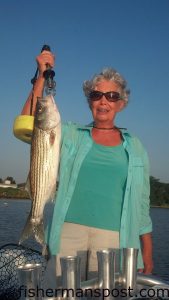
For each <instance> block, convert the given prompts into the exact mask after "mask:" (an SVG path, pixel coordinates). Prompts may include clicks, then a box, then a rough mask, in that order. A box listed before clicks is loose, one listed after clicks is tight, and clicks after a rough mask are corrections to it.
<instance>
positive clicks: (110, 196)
mask: <svg viewBox="0 0 169 300" xmlns="http://www.w3.org/2000/svg"><path fill="white" fill-rule="evenodd" d="M127 170H128V158H127V154H126V152H125V149H124V147H123V145H122V144H120V145H118V146H112V147H110V146H103V145H100V144H96V143H94V142H93V145H92V148H91V150H90V151H89V152H88V154H87V156H86V157H85V159H84V161H83V163H82V166H81V169H80V172H79V176H78V179H77V182H76V186H75V190H74V193H73V196H72V199H71V202H70V205H69V208H68V211H67V214H66V218H65V222H71V223H77V224H81V225H86V226H91V227H96V228H101V229H107V230H113V231H119V229H120V219H121V211H122V205H123V196H124V191H125V184H126V178H127Z"/></svg>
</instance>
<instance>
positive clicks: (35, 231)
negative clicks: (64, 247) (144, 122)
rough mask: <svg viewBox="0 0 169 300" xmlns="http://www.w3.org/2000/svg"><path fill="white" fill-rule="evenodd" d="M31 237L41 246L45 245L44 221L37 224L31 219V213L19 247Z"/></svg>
mask: <svg viewBox="0 0 169 300" xmlns="http://www.w3.org/2000/svg"><path fill="white" fill-rule="evenodd" d="M30 237H35V239H36V241H37V242H38V243H40V244H44V243H45V233H44V224H43V220H40V222H39V223H35V222H33V221H32V219H31V213H30V215H29V217H28V219H27V222H26V225H25V227H24V229H23V231H22V234H21V237H20V240H19V245H20V244H22V243H23V241H25V240H27V239H28V238H30Z"/></svg>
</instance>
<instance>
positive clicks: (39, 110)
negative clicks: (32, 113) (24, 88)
mask: <svg viewBox="0 0 169 300" xmlns="http://www.w3.org/2000/svg"><path fill="white" fill-rule="evenodd" d="M41 112H43V106H42V105H39V106H38V113H41Z"/></svg>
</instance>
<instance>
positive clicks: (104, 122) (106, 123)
mask: <svg viewBox="0 0 169 300" xmlns="http://www.w3.org/2000/svg"><path fill="white" fill-rule="evenodd" d="M94 90H95V91H100V92H104V93H105V92H118V93H120V88H119V86H118V85H117V84H116V83H115V82H113V81H107V80H103V81H100V82H98V83H97V85H96V86H95V89H94ZM124 106H125V101H124V100H121V99H120V100H118V101H116V102H110V101H108V100H107V99H106V97H105V96H104V95H103V96H102V98H101V99H100V100H95V101H92V100H90V108H91V111H92V115H93V119H94V122H95V125H96V126H98V127H100V126H102V127H107V128H108V127H112V125H114V118H115V116H116V113H117V112H119V111H121V110H122V109H123V108H124Z"/></svg>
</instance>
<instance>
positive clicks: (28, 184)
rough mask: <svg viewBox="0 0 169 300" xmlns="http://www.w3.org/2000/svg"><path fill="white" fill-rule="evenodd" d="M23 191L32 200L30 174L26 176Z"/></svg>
mask: <svg viewBox="0 0 169 300" xmlns="http://www.w3.org/2000/svg"><path fill="white" fill-rule="evenodd" d="M25 190H26V191H27V192H28V194H29V197H30V199H32V195H31V185H30V173H29V174H28V177H27V180H26V184H25Z"/></svg>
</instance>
